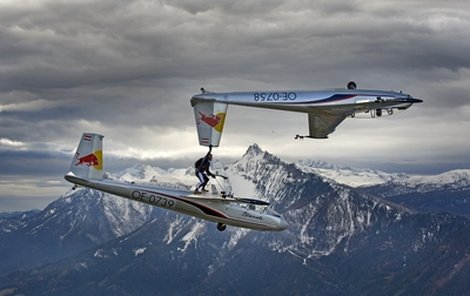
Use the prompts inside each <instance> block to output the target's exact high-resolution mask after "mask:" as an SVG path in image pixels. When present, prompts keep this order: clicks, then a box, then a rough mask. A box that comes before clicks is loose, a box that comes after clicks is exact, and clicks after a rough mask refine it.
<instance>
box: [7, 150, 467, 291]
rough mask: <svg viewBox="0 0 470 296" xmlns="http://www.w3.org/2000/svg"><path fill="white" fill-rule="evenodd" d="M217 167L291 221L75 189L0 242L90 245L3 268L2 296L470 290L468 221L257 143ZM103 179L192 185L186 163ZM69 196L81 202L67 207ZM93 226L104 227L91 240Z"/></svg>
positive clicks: (132, 170)
mask: <svg viewBox="0 0 470 296" xmlns="http://www.w3.org/2000/svg"><path fill="white" fill-rule="evenodd" d="M214 166H217V168H214V170H215V169H217V170H219V173H220V174H226V175H229V176H230V179H231V181H232V182H231V183H232V184H231V186H232V188H233V191H234V192H236V193H238V194H242V195H249V196H254V197H258V198H263V199H268V200H269V201H270V202H271V204H272V207H273V208H274V209H275V210H276V211H278V212H280V213H282V214H283V215H284V216H285V218H286V219H287V221H288V222H289V228H288V229H287V230H286V231H283V232H275V233H265V232H258V231H250V230H245V229H239V228H234V227H228V228H227V230H226V231H225V232H218V231H217V230H216V228H215V225H214V223H210V222H205V221H201V220H199V219H196V218H191V217H188V216H184V215H181V214H177V213H173V212H169V211H165V210H161V209H152V208H150V209H149V208H146V210H143V208H142V209H141V208H139V207H140V205H135V203H134V202H127V201H125V200H122V199H120V198H118V197H110V196H107V195H103V196H98V195H96V194H97V193H96V192H93V191H91V192H87V191H86V189H81V190H80V191H75V192H72V193H67V194H66V195H64V196H63V197H61V199H59V200H58V201H57V203H58V204H57V205H55V206H52V205H53V204H54V203H53V204H51V205H50V206H49V207H48V208H46V209H45V210H44V211H42V212H41V213H39V214H37V215H36V216H34V217H35V218H36V223H31V222H28V226H27V227H26V228H24V229H25V230H24V231H23V230H17V231H14V232H12V233H10V234H9V236H1V237H0V246H2V247H3V246H4V244H5V243H6V242H7V241H9V240H11V239H12V237H13V236H11V235H12V234H13V233H16V236H15V237H16V238H19V237H22V238H24V237H28V231H29V232H31V231H34V230H36V236H35V240H31V239H30V241H29V242H30V243H31V244H30V245H33V246H36V248H39V249H40V248H42V247H43V245H42V244H40V243H38V242H40V241H44V240H46V241H49V240H50V241H54V238H53V237H55V240H57V238H59V240H60V237H61V236H63V241H67V240H70V239H71V238H76V241H80V240H84V241H86V242H87V243H88V245H87V246H88V247H83V248H82V249H81V250H82V252H80V253H79V252H78V251H75V252H74V253H73V254H72V253H70V254H69V255H67V256H66V255H64V256H63V257H68V258H67V259H65V260H61V261H57V262H55V263H52V264H49V265H46V266H42V267H37V268H35V269H32V270H25V271H23V272H16V273H12V274H9V275H5V276H3V277H0V294H2V293H4V294H5V291H7V292H8V291H13V292H12V293H16V294H31V293H34V294H37V295H63V294H68V295H83V294H90V293H91V294H95V295H97V294H100V295H107V294H109V295H129V294H139V295H155V294H162V295H195V294H196V295H197V294H206V295H207V294H240V295H248V294H250V295H252V294H274V295H287V294H297V295H306V294H309V295H377V294H379V295H395V294H400V295H418V294H420V295H424V294H426V295H457V294H455V293H457V292H456V291H468V290H469V289H470V284H469V282H468V276H469V275H470V260H469V256H468V254H469V253H470V249H469V248H470V247H469V246H470V244H469V243H470V227H469V226H470V220H469V219H468V218H465V217H461V216H455V215H451V214H446V213H444V214H434V213H430V214H420V213H416V212H415V211H413V210H410V209H408V208H407V207H404V206H399V205H397V204H394V203H390V202H388V201H386V200H384V199H382V198H378V197H376V196H374V195H372V194H371V193H370V192H365V191H364V188H360V189H355V188H352V187H350V186H346V185H343V184H340V183H338V182H336V181H335V180H333V179H331V178H328V177H325V175H322V174H320V173H318V172H315V171H313V170H309V169H308V165H304V166H299V164H292V163H286V162H284V161H282V160H281V159H279V158H277V157H275V156H273V155H271V154H269V153H268V152H265V151H263V150H262V149H261V148H260V147H258V146H257V145H253V146H251V147H250V148H249V149H248V150H247V152H246V154H245V155H244V156H243V157H242V158H241V159H240V160H239V161H237V162H235V163H234V164H232V165H229V166H223V165H218V164H214ZM109 178H116V179H120V180H123V181H127V182H150V181H151V180H153V181H152V182H157V183H159V184H166V185H169V184H173V185H174V184H176V185H175V186H190V185H192V184H194V183H195V177H194V175H193V172H192V169H191V168H190V169H188V170H178V171H176V170H173V171H171V173H169V172H168V171H164V170H161V169H156V168H151V167H148V166H144V165H137V166H134V167H133V168H130V169H128V170H126V171H125V172H122V173H120V174H116V175H114V176H109ZM176 179H177V180H176ZM381 184H385V183H381ZM173 185H172V186H173ZM215 185H218V184H215ZM74 194H75V195H74ZM75 201H76V202H77V203H78V202H80V205H79V206H77V207H72V206H71V204H73V203H74V202H75ZM128 203H130V204H128ZM67 216H70V217H69V219H65V217H67ZM40 217H41V218H40ZM58 217H63V219H58ZM72 221H76V222H75V224H73V223H72ZM54 224H55V226H54ZM89 224H91V225H89ZM72 225H73V227H72ZM79 225H80V227H79ZM106 225H107V226H106ZM125 225H127V226H129V228H124V226H125ZM131 226H132V227H131ZM46 229H48V231H45V230H46ZM98 229H100V231H97V230H98ZM101 232H102V233H103V234H106V233H107V234H108V236H107V237H104V236H102V237H101V239H102V242H99V241H98V240H96V238H97V236H96V235H97V233H101ZM48 233H53V234H54V235H52V236H51V235H49V236H48V235H47V234H48ZM90 238H94V239H90ZM34 244H36V245H34ZM4 249H5V248H4ZM55 250H56V249H55ZM0 251H3V249H2V250H0ZM2 254H3V252H2ZM8 255H9V256H12V257H14V256H15V254H14V253H13V252H10V253H9V254H8ZM22 255H24V252H23V253H22ZM56 259H58V258H56ZM49 261H53V260H52V259H51V260H49ZM38 287H41V288H40V289H38Z"/></svg>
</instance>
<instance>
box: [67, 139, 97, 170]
mask: <svg viewBox="0 0 470 296" xmlns="http://www.w3.org/2000/svg"><path fill="white" fill-rule="evenodd" d="M70 172H72V173H73V174H74V175H75V176H78V177H82V178H86V179H103V172H104V171H103V136H102V135H99V134H93V133H83V135H82V138H81V139H80V143H79V144H78V148H77V151H76V152H75V155H74V157H73V159H72V163H71V164H70Z"/></svg>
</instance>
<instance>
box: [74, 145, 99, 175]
mask: <svg viewBox="0 0 470 296" xmlns="http://www.w3.org/2000/svg"><path fill="white" fill-rule="evenodd" d="M102 155H103V153H102V151H101V150H97V151H95V152H93V153H90V154H87V155H85V156H82V157H79V156H80V155H78V154H77V155H76V158H77V160H78V162H77V163H76V164H75V166H78V165H82V164H84V165H87V166H93V167H94V168H95V169H97V170H101V169H102V167H103V163H102V159H103V157H102Z"/></svg>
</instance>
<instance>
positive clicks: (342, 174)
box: [295, 160, 470, 192]
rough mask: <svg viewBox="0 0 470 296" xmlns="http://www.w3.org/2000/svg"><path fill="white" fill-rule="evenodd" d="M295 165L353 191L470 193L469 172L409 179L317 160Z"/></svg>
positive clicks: (452, 172) (417, 176)
mask: <svg viewBox="0 0 470 296" xmlns="http://www.w3.org/2000/svg"><path fill="white" fill-rule="evenodd" d="M295 164H296V165H297V166H298V167H299V168H300V169H301V170H303V171H305V172H311V173H316V174H318V175H321V176H323V177H325V178H329V179H332V180H334V181H336V182H338V183H341V184H345V185H348V186H351V187H371V186H376V185H383V184H387V183H390V184H394V185H396V187H406V188H414V189H416V190H418V191H420V192H428V191H436V190H467V189H470V170H468V169H467V170H464V169H462V170H452V171H448V172H444V173H441V174H438V175H409V174H405V173H386V172H383V171H379V170H371V169H361V168H351V167H345V166H337V165H332V164H329V163H327V162H323V161H315V160H300V161H296V162H295Z"/></svg>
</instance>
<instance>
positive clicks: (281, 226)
mask: <svg viewBox="0 0 470 296" xmlns="http://www.w3.org/2000/svg"><path fill="white" fill-rule="evenodd" d="M287 226H288V224H287V221H286V219H285V218H284V216H282V215H281V217H280V219H279V228H278V229H279V230H285V229H286V228H287Z"/></svg>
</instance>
